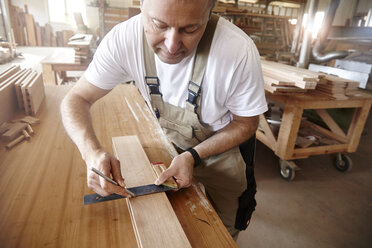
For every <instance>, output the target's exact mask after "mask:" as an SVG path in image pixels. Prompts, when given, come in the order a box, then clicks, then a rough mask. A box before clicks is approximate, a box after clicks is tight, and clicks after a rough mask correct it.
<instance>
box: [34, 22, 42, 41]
mask: <svg viewBox="0 0 372 248" xmlns="http://www.w3.org/2000/svg"><path fill="white" fill-rule="evenodd" d="M35 33H36V45H37V46H42V45H43V41H42V39H41V27H40V25H39V23H38V22H36V23H35Z"/></svg>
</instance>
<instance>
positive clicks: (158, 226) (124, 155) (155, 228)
mask: <svg viewBox="0 0 372 248" xmlns="http://www.w3.org/2000/svg"><path fill="white" fill-rule="evenodd" d="M112 142H113V148H114V152H115V155H116V157H117V158H118V159H119V161H120V164H121V172H122V175H123V176H124V178H125V183H126V186H127V187H134V186H141V185H147V184H152V183H154V181H155V179H156V178H155V176H154V172H153V170H152V168H151V163H150V161H149V160H148V158H147V156H146V153H145V151H144V150H143V148H142V146H141V143H140V141H139V140H138V137H137V136H121V137H114V138H113V139H112ZM127 205H128V209H129V212H130V215H131V218H132V225H133V229H134V233H135V235H136V239H137V243H138V246H139V247H159V248H163V247H191V245H190V243H189V241H188V239H187V237H186V235H185V233H184V231H183V229H182V226H181V224H180V223H179V221H178V219H177V216H176V214H175V213H174V211H173V209H172V206H171V204H170V203H169V201H168V199H167V197H166V195H165V193H157V194H152V195H147V196H141V197H135V198H132V199H127Z"/></svg>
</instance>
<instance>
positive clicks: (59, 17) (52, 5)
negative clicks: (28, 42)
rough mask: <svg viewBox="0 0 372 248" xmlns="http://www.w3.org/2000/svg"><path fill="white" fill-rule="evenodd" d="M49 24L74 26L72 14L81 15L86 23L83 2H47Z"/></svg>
mask: <svg viewBox="0 0 372 248" xmlns="http://www.w3.org/2000/svg"><path fill="white" fill-rule="evenodd" d="M48 5H49V16H50V21H51V22H59V23H68V24H75V18H74V13H81V15H82V17H83V20H84V22H86V11H85V2H84V0H48Z"/></svg>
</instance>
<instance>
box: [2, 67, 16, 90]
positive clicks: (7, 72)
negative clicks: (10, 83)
mask: <svg viewBox="0 0 372 248" xmlns="http://www.w3.org/2000/svg"><path fill="white" fill-rule="evenodd" d="M20 70H21V67H19V65H17V66H11V67H9V68H8V69H6V70H4V71H3V72H2V73H1V74H0V87H2V86H3V85H5V84H6V80H7V79H8V78H10V77H11V76H13V75H14V74H15V73H17V72H18V71H20Z"/></svg>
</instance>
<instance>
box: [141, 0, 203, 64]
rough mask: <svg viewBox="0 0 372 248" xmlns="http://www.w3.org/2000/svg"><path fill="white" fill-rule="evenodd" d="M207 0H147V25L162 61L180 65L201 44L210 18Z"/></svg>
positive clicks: (143, 5)
mask: <svg viewBox="0 0 372 248" xmlns="http://www.w3.org/2000/svg"><path fill="white" fill-rule="evenodd" d="M209 2H210V1H207V0H183V1H182V0H145V1H144V2H143V4H142V13H143V15H142V16H143V17H142V18H143V25H144V30H145V34H146V38H147V42H148V44H149V46H150V47H151V48H152V49H153V50H154V53H156V54H157V55H158V57H159V58H160V60H161V61H163V62H164V63H168V64H177V63H179V62H180V61H181V60H182V59H183V58H185V57H187V56H188V55H190V54H191V53H192V52H193V51H194V50H195V49H196V47H197V46H198V43H199V41H200V39H201V37H202V36H203V33H204V30H205V27H206V25H207V22H208V19H209V11H210V3H209Z"/></svg>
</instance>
